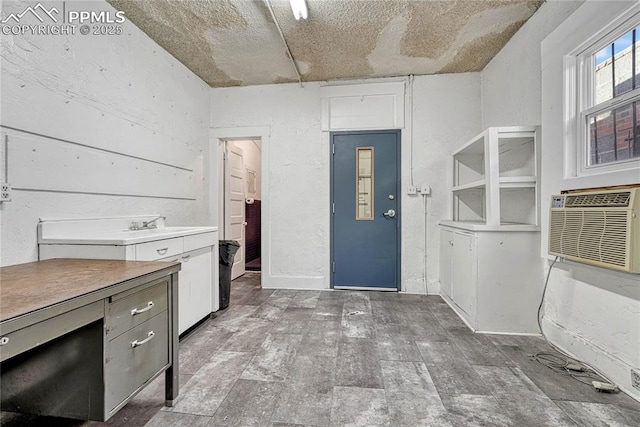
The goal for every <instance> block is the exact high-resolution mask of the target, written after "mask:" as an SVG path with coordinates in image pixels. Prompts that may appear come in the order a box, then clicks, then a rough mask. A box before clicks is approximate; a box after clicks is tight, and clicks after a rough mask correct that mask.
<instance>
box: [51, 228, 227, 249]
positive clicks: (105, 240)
mask: <svg viewBox="0 0 640 427" xmlns="http://www.w3.org/2000/svg"><path fill="white" fill-rule="evenodd" d="M217 230H218V227H203V226H201V227H158V228H148V229H144V230H122V229H120V230H111V231H109V230H106V231H105V230H102V231H86V232H82V233H68V234H59V235H51V234H49V235H47V236H46V237H41V238H40V239H39V240H40V243H41V244H69V245H93V244H101V245H133V244H137V243H144V242H152V241H155V240H162V239H171V238H174V237H182V236H190V235H193V234H201V233H209V232H213V231H217Z"/></svg>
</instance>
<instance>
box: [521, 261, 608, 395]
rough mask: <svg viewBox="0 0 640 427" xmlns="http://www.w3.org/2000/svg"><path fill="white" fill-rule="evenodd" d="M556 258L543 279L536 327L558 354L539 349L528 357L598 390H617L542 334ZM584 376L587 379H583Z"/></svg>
mask: <svg viewBox="0 0 640 427" xmlns="http://www.w3.org/2000/svg"><path fill="white" fill-rule="evenodd" d="M558 258H559V257H557V256H556V257H555V258H554V260H553V262H552V263H551V265H550V266H549V270H548V271H547V277H546V279H545V281H544V288H543V289H542V298H541V299H540V305H539V306H538V316H537V317H538V328H540V333H541V334H542V338H544V340H545V341H546V343H547V344H548V345H549V347H551V348H552V349H553V350H555V351H556V352H558V354H554V353H549V352H544V351H540V352H537V353H535V354H530V355H529V357H531V358H533V359H534V360H535V361H536V362H538V363H540V364H541V365H543V366H546V367H547V368H549V369H551V370H553V371H556V372H562V373H566V374H568V375H569V376H570V377H571V378H573V379H574V380H576V381H579V382H581V383H583V384H587V385H590V386H594V387H596V389H597V390H599V391H600V390H606V391H617V390H618V387H617V386H616V385H615V384H614V383H613V382H612V381H610V380H609V379H608V378H607V377H605V376H604V375H603V374H601V373H600V372H598V371H597V370H596V369H594V368H592V367H591V366H589V365H587V364H586V363H583V362H581V361H579V360H576V359H574V358H572V357H571V356H569V355H568V354H566V353H565V352H563V351H562V350H560V349H559V348H558V347H556V346H555V345H553V344H552V343H551V342H549V340H548V339H547V336H546V335H545V334H544V331H543V330H542V319H541V313H542V306H543V305H544V298H545V296H546V293H547V286H548V285H549V277H550V276H551V270H553V267H554V266H555V265H556V262H557V261H558ZM585 378H587V379H586V380H585ZM600 382H604V383H605V385H608V386H610V387H611V388H605V389H602V388H599V387H598V386H596V385H595V384H594V383H600Z"/></svg>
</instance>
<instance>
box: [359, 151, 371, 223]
mask: <svg viewBox="0 0 640 427" xmlns="http://www.w3.org/2000/svg"><path fill="white" fill-rule="evenodd" d="M356 177H357V179H356V200H357V206H356V220H371V219H373V147H360V148H356Z"/></svg>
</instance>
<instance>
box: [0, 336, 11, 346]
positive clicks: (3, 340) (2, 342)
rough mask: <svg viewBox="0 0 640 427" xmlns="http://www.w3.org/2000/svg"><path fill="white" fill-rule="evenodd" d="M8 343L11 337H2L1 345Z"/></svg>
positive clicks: (0, 339)
mask: <svg viewBox="0 0 640 427" xmlns="http://www.w3.org/2000/svg"><path fill="white" fill-rule="evenodd" d="M7 344H9V337H2V338H0V345H7Z"/></svg>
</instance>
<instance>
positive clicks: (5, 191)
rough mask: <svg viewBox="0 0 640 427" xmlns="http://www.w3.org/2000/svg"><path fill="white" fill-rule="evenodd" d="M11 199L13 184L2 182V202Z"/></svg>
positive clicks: (0, 194) (0, 195)
mask: <svg viewBox="0 0 640 427" xmlns="http://www.w3.org/2000/svg"><path fill="white" fill-rule="evenodd" d="M10 201H11V184H5V183H2V184H0V202H10Z"/></svg>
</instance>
